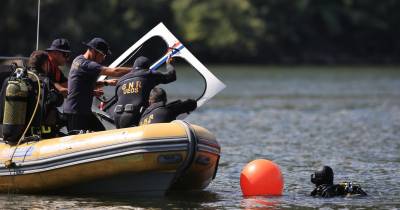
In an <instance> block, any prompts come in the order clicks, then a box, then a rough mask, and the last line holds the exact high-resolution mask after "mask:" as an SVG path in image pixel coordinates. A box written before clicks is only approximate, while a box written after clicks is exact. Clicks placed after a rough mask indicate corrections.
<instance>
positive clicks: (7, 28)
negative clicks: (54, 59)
mask: <svg viewBox="0 0 400 210" xmlns="http://www.w3.org/2000/svg"><path fill="white" fill-rule="evenodd" d="M398 8H400V1H397V0H382V1H376V0H334V1H332V0H296V1H293V0H229V1H218V0H215V1H202V0H170V1H168V0H147V1H132V0H96V1H78V0H70V1H67V0H41V24H40V48H41V49H44V48H46V47H47V46H48V45H49V44H50V42H51V41H52V40H53V39H55V38H58V37H65V38H67V39H69V40H70V41H71V44H72V48H73V50H74V53H75V54H78V53H81V52H82V51H83V50H84V47H83V45H81V42H82V41H88V40H89V39H91V38H92V37H94V36H99V37H103V38H105V39H106V40H108V41H109V42H110V44H111V48H112V51H113V56H112V57H111V59H110V60H112V59H113V58H115V57H116V56H118V55H119V54H121V53H122V52H123V51H124V50H125V49H126V48H128V47H129V46H130V45H131V44H133V43H134V42H135V41H136V40H138V39H139V37H141V36H142V35H143V34H145V33H146V32H147V31H148V30H149V29H151V28H152V27H154V26H155V25H156V24H157V23H159V22H164V24H166V25H167V27H168V28H170V29H171V30H172V31H173V32H174V33H175V34H176V35H177V36H178V38H179V39H181V40H182V41H183V42H185V45H187V46H188V47H189V48H190V50H191V51H193V53H195V54H196V55H197V56H198V57H201V58H202V59H207V61H208V62H251V63H254V62H259V63H398V62H399V58H398V55H399V49H400V41H398V37H399V36H400V31H399V30H400V27H399V26H400V13H399V12H398V11H397V10H398ZM36 14H37V0H25V1H17V0H3V1H2V7H0V37H1V42H0V55H2V56H12V55H25V56H28V55H29V54H30V52H32V50H34V49H35V46H36ZM154 50H155V51H156V50H158V49H154Z"/></svg>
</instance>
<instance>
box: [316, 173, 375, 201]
mask: <svg viewBox="0 0 400 210" xmlns="http://www.w3.org/2000/svg"><path fill="white" fill-rule="evenodd" d="M333 177H334V174H333V170H332V168H331V167H329V166H323V167H322V168H320V169H318V170H317V171H315V172H314V173H313V174H311V182H312V183H313V184H315V189H314V190H313V191H312V192H311V194H310V195H311V196H314V197H323V198H330V197H334V196H347V195H367V193H365V192H364V191H363V190H362V189H361V187H360V186H359V185H357V184H354V183H352V182H341V183H339V184H333Z"/></svg>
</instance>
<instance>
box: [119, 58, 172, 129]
mask: <svg viewBox="0 0 400 210" xmlns="http://www.w3.org/2000/svg"><path fill="white" fill-rule="evenodd" d="M171 61H172V58H169V59H168V60H167V67H166V68H167V71H166V72H164V73H162V72H159V71H150V70H149V68H150V60H149V59H148V58H146V57H144V56H140V57H138V58H137V59H136V60H135V62H134V64H133V69H132V71H131V72H130V73H129V74H126V75H124V76H123V77H121V78H120V79H119V80H118V83H117V87H116V97H117V103H116V106H115V109H114V120H115V125H116V127H117V128H126V127H132V126H137V125H138V124H139V120H140V115H141V112H142V111H143V110H144V109H145V108H146V107H147V106H148V100H149V95H150V91H151V90H152V89H153V88H154V87H155V86H157V85H158V84H167V83H170V82H173V81H175V80H176V72H175V68H174V66H173V65H172V64H171Z"/></svg>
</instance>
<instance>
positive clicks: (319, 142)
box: [0, 66, 400, 209]
mask: <svg viewBox="0 0 400 210" xmlns="http://www.w3.org/2000/svg"><path fill="white" fill-rule="evenodd" d="M210 69H211V70H212V71H213V72H214V73H215V74H216V75H217V76H218V77H219V78H221V80H222V81H224V82H225V83H226V85H227V88H226V89H225V90H224V91H223V92H222V93H221V94H219V95H218V96H217V97H215V98H214V99H212V100H211V101H210V102H209V103H208V104H206V105H205V106H204V107H202V108H200V109H199V110H197V111H196V112H194V113H193V114H192V115H190V116H189V117H188V118H187V120H188V121H189V122H191V123H195V124H198V125H202V126H203V127H206V128H207V129H209V130H210V131H211V132H213V133H214V134H215V135H216V136H217V138H218V140H219V142H220V144H221V147H222V156H221V160H220V166H219V170H218V174H217V177H216V179H215V180H214V181H213V182H212V184H211V185H210V186H209V187H208V188H207V189H206V190H204V191H201V192H191V193H185V194H184V195H183V194H174V195H169V196H167V197H163V198H120V199H119V198H118V199H117V198H108V197H100V198H93V197H87V198H85V197H84V198H76V197H58V196H26V195H0V209H25V208H26V209H54V208H60V209H135V208H156V209H159V208H162V209H171V208H175V209H181V208H201V209H203V208H205V209H253V208H261V209H263V208H265V209H286V208H297V209H307V208H323V209H337V208H341V209H355V208H358V209H377V208H379V209H397V208H400V199H399V198H400V69H398V68H397V67H393V68H391V67H384V68H381V67H373V68H372V67H371V68H367V67H365V68H364V67H356V68H354V67H352V68H350V67H343V68H327V67H313V68H307V67H286V68H282V67H246V66H242V67H240V66H239V67H237V66H236V67H211V68H210ZM179 80H180V81H181V82H180V83H179V84H176V85H175V86H174V87H171V88H170V89H169V90H168V91H169V92H170V93H171V92H175V93H176V94H177V95H176V97H187V96H191V95H195V94H196V93H198V87H196V85H193V84H194V83H196V82H197V79H196V78H194V77H192V76H190V75H185V74H184V75H180V77H179ZM259 158H264V159H270V160H273V161H274V162H276V163H277V164H278V165H280V167H281V169H282V173H283V176H284V179H285V187H284V193H283V196H281V197H265V196H259V197H243V196H242V194H241V191H240V186H239V177H240V172H241V170H242V168H243V167H244V166H245V165H246V164H247V163H248V162H250V161H251V160H254V159H259ZM321 165H330V166H331V167H332V168H333V169H334V171H335V182H339V181H344V180H347V181H356V182H358V183H359V184H360V185H361V186H362V187H363V189H364V190H365V191H366V192H367V193H368V194H369V195H368V196H367V197H348V198H332V199H319V198H312V197H309V196H308V194H309V193H310V191H311V190H312V189H313V186H312V184H311V183H310V174H311V173H312V172H313V170H315V169H316V168H318V167H320V166H321Z"/></svg>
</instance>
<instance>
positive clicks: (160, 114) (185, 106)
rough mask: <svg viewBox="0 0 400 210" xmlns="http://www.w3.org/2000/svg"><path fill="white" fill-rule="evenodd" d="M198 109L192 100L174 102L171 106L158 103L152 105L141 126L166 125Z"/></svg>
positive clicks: (144, 114)
mask: <svg viewBox="0 0 400 210" xmlns="http://www.w3.org/2000/svg"><path fill="white" fill-rule="evenodd" d="M196 107H197V102H196V101H195V100H192V99H188V100H185V101H181V100H178V101H174V102H171V103H169V104H165V102H163V101H161V102H157V103H154V104H152V105H150V106H149V107H148V108H147V109H146V110H145V111H144V112H143V115H142V118H141V119H140V123H139V125H146V124H152V123H166V122H171V121H173V120H176V117H178V115H180V114H183V113H187V112H191V111H193V110H195V109H196Z"/></svg>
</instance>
